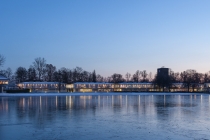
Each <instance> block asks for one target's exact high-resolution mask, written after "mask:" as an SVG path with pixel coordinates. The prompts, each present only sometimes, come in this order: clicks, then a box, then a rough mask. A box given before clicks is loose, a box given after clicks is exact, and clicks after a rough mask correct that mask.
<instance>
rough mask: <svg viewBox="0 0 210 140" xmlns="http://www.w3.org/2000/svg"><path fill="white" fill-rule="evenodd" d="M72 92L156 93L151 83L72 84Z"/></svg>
mask: <svg viewBox="0 0 210 140" xmlns="http://www.w3.org/2000/svg"><path fill="white" fill-rule="evenodd" d="M73 91H74V92H141V91H156V90H155V89H154V85H153V83H97V82H96V83H91V82H90V83H86V82H84V83H74V84H73Z"/></svg>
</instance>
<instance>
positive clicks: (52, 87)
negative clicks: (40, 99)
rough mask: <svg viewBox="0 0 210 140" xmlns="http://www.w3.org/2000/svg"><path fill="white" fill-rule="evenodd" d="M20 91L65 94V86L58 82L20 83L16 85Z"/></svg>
mask: <svg viewBox="0 0 210 140" xmlns="http://www.w3.org/2000/svg"><path fill="white" fill-rule="evenodd" d="M17 86H18V87H19V88H21V89H30V92H59V91H60V92H65V91H66V84H64V83H59V82H22V83H19V84H18V85H17Z"/></svg>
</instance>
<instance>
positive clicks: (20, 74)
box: [0, 55, 210, 91]
mask: <svg viewBox="0 0 210 140" xmlns="http://www.w3.org/2000/svg"><path fill="white" fill-rule="evenodd" d="M4 62H5V57H3V56H2V55H0V66H3V64H4ZM0 74H1V75H4V76H5V77H7V78H8V79H10V80H11V81H16V83H19V82H27V81H31V82H32V81H34V82H36V81H46V82H63V83H75V82H112V83H119V82H137V83H138V82H153V83H154V84H155V85H156V86H157V88H159V89H163V90H164V89H165V88H168V89H170V88H172V83H183V84H184V86H185V87H186V88H187V89H188V91H189V89H190V88H192V89H193V91H194V89H195V88H197V87H198V86H199V84H201V83H208V82H210V72H207V73H204V74H203V73H198V72H197V71H196V70H192V69H189V70H186V71H183V72H181V73H179V72H173V71H172V70H170V71H169V75H157V74H156V75H154V77H153V76H152V73H151V72H150V73H147V71H146V70H143V71H140V70H137V71H136V72H135V73H134V74H133V75H132V74H130V73H128V72H127V73H126V74H125V76H123V75H122V74H118V73H114V74H112V75H111V76H108V77H103V76H101V75H100V74H96V71H95V70H93V71H92V72H88V71H86V70H83V69H82V68H81V67H76V68H73V69H69V68H65V67H62V68H60V69H57V68H56V66H54V65H53V64H48V63H46V60H45V59H44V58H41V57H38V58H35V59H34V61H33V62H32V65H30V66H29V68H25V67H21V66H20V67H18V68H17V69H16V71H15V72H14V73H13V72H12V70H11V68H7V69H6V70H0Z"/></svg>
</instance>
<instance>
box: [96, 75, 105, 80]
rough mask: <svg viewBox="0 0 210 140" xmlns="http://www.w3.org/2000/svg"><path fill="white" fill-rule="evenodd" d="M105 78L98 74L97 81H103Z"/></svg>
mask: <svg viewBox="0 0 210 140" xmlns="http://www.w3.org/2000/svg"><path fill="white" fill-rule="evenodd" d="M103 80H104V78H103V77H102V76H101V75H99V74H98V75H97V76H96V81H97V82H103Z"/></svg>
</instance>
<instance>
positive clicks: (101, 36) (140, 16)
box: [0, 0, 210, 76]
mask: <svg viewBox="0 0 210 140" xmlns="http://www.w3.org/2000/svg"><path fill="white" fill-rule="evenodd" d="M0 13H1V14H0V21H1V22H0V50H1V51H0V54H2V55H4V56H5V57H6V62H5V65H4V67H3V68H2V69H6V68H7V67H11V68H12V69H13V71H15V70H16V68H17V67H19V66H23V67H26V68H28V67H29V66H30V65H31V64H32V62H33V61H34V59H35V58H36V57H44V58H45V59H46V60H47V63H51V64H53V65H55V66H57V68H61V67H67V68H70V69H72V68H75V67H76V66H80V67H82V68H83V69H85V70H87V71H93V70H94V69H95V70H96V72H97V73H99V74H101V75H103V76H109V75H111V74H113V73H121V74H123V75H125V73H126V72H130V73H132V74H133V73H134V72H135V71H136V70H147V71H148V72H152V73H153V74H155V72H156V69H157V68H158V67H162V66H165V67H169V68H171V69H172V70H174V71H175V72H181V71H184V70H186V69H196V70H197V71H198V72H203V73H204V72H207V71H209V70H210V62H209V57H210V16H209V15H210V1H209V0H173V1H172V0H145V1H143V0H104V1H102V0H66V1H65V0H63V1H53V0H49V1H47V0H36V1H32V0H30V1H28V0H20V1H17V0H14V1H9V0H1V1H0Z"/></svg>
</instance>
